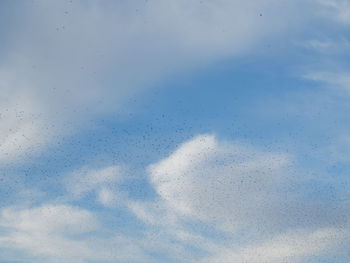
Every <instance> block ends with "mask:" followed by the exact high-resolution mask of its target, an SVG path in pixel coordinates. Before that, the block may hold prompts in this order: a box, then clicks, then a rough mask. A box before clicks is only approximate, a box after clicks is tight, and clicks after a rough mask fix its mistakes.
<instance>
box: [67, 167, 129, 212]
mask: <svg viewBox="0 0 350 263" xmlns="http://www.w3.org/2000/svg"><path fill="white" fill-rule="evenodd" d="M124 175H125V173H124V169H123V168H122V167H120V166H116V165H114V166H107V167H102V168H97V169H96V168H91V167H82V168H80V169H78V170H76V171H74V172H72V173H70V174H68V175H67V176H66V177H65V179H64V184H65V187H66V189H67V191H68V193H69V194H70V195H72V198H73V199H82V198H84V197H85V196H86V195H88V194H89V193H94V194H95V195H96V199H97V201H98V202H99V203H100V204H102V205H104V206H107V207H113V206H115V205H116V204H117V201H118V199H119V198H121V196H120V193H119V191H118V183H120V182H121V181H122V180H123V177H124Z"/></svg>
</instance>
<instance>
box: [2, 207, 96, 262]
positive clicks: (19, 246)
mask: <svg viewBox="0 0 350 263" xmlns="http://www.w3.org/2000/svg"><path fill="white" fill-rule="evenodd" d="M0 227H1V228H2V229H3V230H5V232H4V233H3V234H2V235H1V236H0V244H1V247H3V248H8V249H15V250H20V251H21V250H22V251H26V252H27V253H30V254H32V255H36V256H39V257H44V258H45V257H58V258H62V257H65V258H70V260H71V262H79V261H80V260H77V259H78V258H81V257H83V258H84V257H91V252H90V251H89V249H88V248H87V247H86V246H85V244H84V243H83V242H79V241H78V240H74V238H73V237H74V236H79V235H82V234H85V233H89V232H91V231H94V230H96V229H98V228H99V224H98V222H97V220H96V218H95V217H94V216H93V215H92V214H91V213H90V212H88V211H86V210H83V209H80V208H75V207H72V206H67V205H43V206H41V207H36V208H30V209H20V208H4V209H3V210H2V211H1V218H0Z"/></svg>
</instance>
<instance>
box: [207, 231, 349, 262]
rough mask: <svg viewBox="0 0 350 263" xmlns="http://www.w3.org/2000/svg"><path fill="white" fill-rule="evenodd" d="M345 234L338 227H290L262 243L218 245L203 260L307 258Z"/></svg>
mask: <svg viewBox="0 0 350 263" xmlns="http://www.w3.org/2000/svg"><path fill="white" fill-rule="evenodd" d="M346 235H347V234H346V233H345V232H343V231H341V230H340V229H336V228H330V229H319V230H317V231H314V232H305V231H295V230H294V231H293V232H290V233H285V234H281V235H278V236H275V237H273V238H272V239H270V240H266V241H264V242H263V243H260V244H255V245H248V246H246V247H244V246H240V247H239V248H221V249H219V250H218V251H217V253H214V255H213V256H212V257H210V258H209V259H206V260H204V261H203V262H205V263H228V262H236V263H243V262H249V263H262V262H263V263H265V262H266V263H282V262H283V263H296V262H306V261H305V260H307V259H308V258H310V257H313V258H317V257H320V256H322V255H324V254H327V252H328V253H329V250H331V249H332V248H333V247H334V246H336V245H337V244H339V243H341V242H344V238H345V236H346Z"/></svg>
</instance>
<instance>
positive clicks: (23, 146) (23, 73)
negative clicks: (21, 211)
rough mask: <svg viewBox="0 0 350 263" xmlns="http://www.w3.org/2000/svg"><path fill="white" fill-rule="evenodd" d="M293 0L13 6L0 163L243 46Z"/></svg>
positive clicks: (273, 28)
mask: <svg viewBox="0 0 350 263" xmlns="http://www.w3.org/2000/svg"><path fill="white" fill-rule="evenodd" d="M294 2H295V1H293V3H292V2H291V1H277V0H268V1H257V0H254V1H249V2H245V1H237V0H235V1H228V0H215V1H194V0H190V1H184V0H179V1H128V2H127V3H120V2H113V3H112V2H109V3H104V2H98V3H96V2H93V1H88V2H87V3H85V2H84V3H82V2H80V1H74V2H47V1H35V2H28V3H15V4H14V5H16V4H17V5H19V6H16V7H15V9H16V10H17V11H16V12H15V13H14V15H13V16H10V18H8V17H7V18H8V19H9V21H7V23H3V25H2V28H1V29H2V30H3V31H4V32H8V31H9V30H10V31H11V33H9V32H8V34H7V35H6V36H7V38H6V47H7V48H6V49H5V48H4V49H2V50H0V55H2V56H3V57H4V58H5V59H3V60H2V61H1V63H0V87H1V90H2V97H4V98H6V99H5V100H1V101H0V109H1V111H2V112H3V111H6V109H7V108H8V107H9V105H10V107H11V108H10V111H11V112H12V113H10V114H3V116H2V122H5V123H6V125H5V126H6V130H4V129H5V128H3V129H1V131H0V142H1V145H0V161H1V162H2V163H4V162H6V163H9V162H12V161H15V160H24V158H23V157H25V156H26V155H29V156H30V155H31V154H32V153H36V152H38V150H40V149H43V148H45V146H46V145H49V143H50V142H51V143H52V142H54V141H55V140H59V136H60V135H62V136H64V135H67V134H70V133H71V132H74V131H75V130H77V129H79V127H81V126H83V124H84V121H86V120H91V119H94V118H95V117H96V116H98V115H99V114H102V113H105V112H115V111H118V110H120V109H121V107H122V104H123V103H124V102H125V100H126V98H128V97H130V96H132V95H133V94H135V93H137V92H138V91H139V90H141V89H145V88H147V87H149V86H151V85H152V84H154V83H155V82H157V81H159V80H161V79H163V78H164V77H166V76H167V75H169V74H174V73H175V74H176V73H177V72H181V71H185V70H186V69H188V68H193V67H197V66H203V65H206V64H208V63H211V62H213V61H215V60H218V59H222V58H227V57H230V56H233V55H236V54H243V53H245V52H248V51H249V50H250V49H252V48H253V47H254V46H255V45H256V44H257V43H259V42H260V41H262V40H263V39H264V38H265V37H269V36H273V35H274V34H277V33H279V32H283V30H285V29H286V28H288V27H290V26H292V25H291V23H290V22H288V23H287V22H283V21H287V20H286V19H285V18H286V16H289V15H291V12H292V10H294V11H296V7H297V5H296V3H294ZM12 4H13V3H12ZM4 5H6V4H4ZM10 5H11V3H10ZM261 13H263V16H260V14H261ZM292 13H293V12H292ZM295 14H296V13H295ZM293 21H296V23H298V22H301V21H302V17H300V19H293ZM33 28H35V30H33ZM5 54H6V56H5ZM27 105H28V107H27ZM16 112H22V113H23V114H24V115H23V117H22V115H21V116H17V115H16V114H15V113H16ZM22 113H21V114H22ZM14 114H15V115H14ZM1 126H2V125H1ZM2 127H3V126H2ZM10 130H12V131H15V132H11V131H10ZM9 131H10V132H9ZM20 157H21V158H20Z"/></svg>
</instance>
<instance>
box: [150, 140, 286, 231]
mask: <svg viewBox="0 0 350 263" xmlns="http://www.w3.org/2000/svg"><path fill="white" fill-rule="evenodd" d="M289 162H290V157H288V156H287V155H283V154H277V153H271V152H266V151H259V150H256V149H254V148H252V147H249V146H244V145H241V144H239V143H231V142H224V141H223V142H222V141H218V140H217V139H216V138H215V137H214V136H213V135H200V136H197V137H195V138H193V139H192V140H190V141H188V142H185V143H184V144H182V145H181V146H180V147H179V148H178V149H177V150H176V151H175V152H173V153H172V154H171V155H170V156H169V157H167V158H165V159H163V160H161V161H160V162H158V163H156V164H153V165H151V166H150V168H149V172H150V180H151V182H152V185H153V186H154V188H155V190H156V191H157V193H158V194H159V196H160V197H161V198H162V199H163V200H165V201H166V203H167V204H168V205H169V206H170V207H171V208H170V209H175V210H176V211H177V212H180V213H181V214H184V215H187V216H192V217H193V216H194V217H197V218H199V219H208V220H214V221H219V222H224V223H225V224H227V225H230V226H231V227H233V228H235V227H241V226H242V225H243V226H244V225H246V224H249V225H250V224H256V223H258V224H264V223H263V222H264V221H266V220H269V219H270V215H271V213H273V212H276V211H275V210H276V209H279V208H280V207H279V206H280V205H281V203H283V200H278V199H279V198H280V197H279V196H278V195H279V191H281V190H282V187H281V185H282V183H285V182H286V181H287V178H288V176H290V175H291V172H290V171H289V170H288V166H289ZM276 216H277V215H276ZM266 223H268V222H266Z"/></svg>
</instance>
